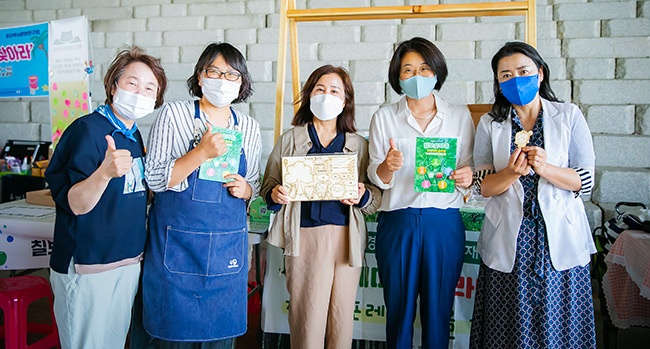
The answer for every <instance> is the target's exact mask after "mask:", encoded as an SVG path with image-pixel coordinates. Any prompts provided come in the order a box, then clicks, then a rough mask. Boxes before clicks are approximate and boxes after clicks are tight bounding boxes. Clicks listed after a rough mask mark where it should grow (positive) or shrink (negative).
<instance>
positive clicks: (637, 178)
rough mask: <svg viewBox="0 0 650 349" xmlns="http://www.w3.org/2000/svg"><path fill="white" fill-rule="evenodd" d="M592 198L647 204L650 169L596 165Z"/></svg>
mask: <svg viewBox="0 0 650 349" xmlns="http://www.w3.org/2000/svg"><path fill="white" fill-rule="evenodd" d="M635 154H638V153H635ZM592 198H593V199H594V200H595V201H596V202H598V203H601V202H604V203H616V202H619V201H634V202H644V203H646V204H648V203H649V202H650V170H647V169H640V168H630V169H625V168H620V167H604V166H603V167H600V166H597V167H596V182H595V184H594V192H593V195H592ZM605 219H606V218H605Z"/></svg>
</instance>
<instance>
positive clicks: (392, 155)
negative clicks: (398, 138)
mask: <svg viewBox="0 0 650 349" xmlns="http://www.w3.org/2000/svg"><path fill="white" fill-rule="evenodd" d="M388 143H389V144H390V149H388V153H386V159H385V160H384V164H386V169H387V170H388V171H390V172H395V171H397V170H399V169H400V168H402V164H403V163H404V157H403V155H402V152H401V151H399V150H398V149H397V145H396V144H395V139H394V138H391V139H389V140H388Z"/></svg>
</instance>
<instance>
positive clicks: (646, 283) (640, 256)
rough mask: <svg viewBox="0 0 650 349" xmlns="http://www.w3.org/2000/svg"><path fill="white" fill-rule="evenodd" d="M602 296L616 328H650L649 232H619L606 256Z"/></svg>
mask: <svg viewBox="0 0 650 349" xmlns="http://www.w3.org/2000/svg"><path fill="white" fill-rule="evenodd" d="M605 262H606V263H607V272H606V273H605V275H604V276H603V293H604V294H605V299H606V300H607V310H608V311H609V315H610V317H611V319H612V323H613V324H614V325H615V326H616V327H618V328H628V327H630V326H650V233H646V232H643V231H639V230H626V231H624V232H622V233H621V234H620V235H619V236H618V238H616V241H615V242H614V244H613V245H612V248H611V249H610V251H609V253H608V254H607V257H606V258H605Z"/></svg>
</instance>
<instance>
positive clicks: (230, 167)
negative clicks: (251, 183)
mask: <svg viewBox="0 0 650 349" xmlns="http://www.w3.org/2000/svg"><path fill="white" fill-rule="evenodd" d="M217 132H219V133H221V134H222V135H223V139H224V140H225V141H226V146H227V147H228V149H227V150H226V152H225V153H224V154H223V155H221V156H218V157H216V158H212V159H208V160H207V161H206V162H204V163H203V164H201V167H200V169H199V179H205V180H208V181H215V182H223V183H226V182H232V181H234V179H226V178H224V177H225V176H227V175H229V174H231V173H237V172H238V171H239V156H240V154H241V144H242V133H241V132H239V131H236V130H230V129H226V128H218V127H213V128H212V133H217Z"/></svg>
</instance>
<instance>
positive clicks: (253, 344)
mask: <svg viewBox="0 0 650 349" xmlns="http://www.w3.org/2000/svg"><path fill="white" fill-rule="evenodd" d="M32 275H37V276H42V277H45V278H46V279H47V278H48V271H47V270H46V269H42V270H38V271H37V272H35V273H33V274H32ZM251 275H253V274H252V273H251ZM9 276H10V273H9V272H8V271H0V278H2V277H9ZM594 286H595V287H594V293H595V297H594V307H595V309H596V336H597V348H598V349H605V345H604V343H603V326H602V323H603V317H602V313H601V312H600V301H599V299H598V293H597V292H598V290H599V288H598V287H596V286H597V284H596V285H594ZM3 317H4V316H2V318H3ZM28 318H29V320H30V321H35V322H48V321H49V314H48V312H47V302H46V301H45V299H43V300H39V301H37V302H35V303H34V304H33V306H30V309H29V310H28ZM2 321H3V322H4V320H2ZM259 321H260V319H259V314H250V315H249V318H248V324H249V330H248V332H247V333H246V334H245V335H244V336H242V337H240V338H239V339H238V340H237V346H236V347H237V349H255V348H259V347H260V346H259V323H260V322H259ZM4 347H5V346H4V341H2V343H0V349H2V348H4ZM649 347H650V328H645V327H635V328H629V329H624V330H623V329H621V330H618V336H617V346H616V349H642V348H649ZM127 348H128V347H127ZM134 349H135V348H134ZM558 349H564V348H558ZM567 349H568V348H567ZM571 349H573V348H571ZM607 349H613V348H612V347H610V348H607Z"/></svg>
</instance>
